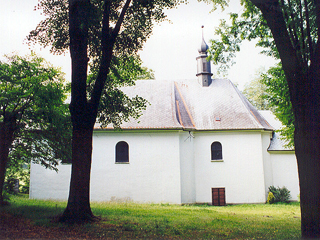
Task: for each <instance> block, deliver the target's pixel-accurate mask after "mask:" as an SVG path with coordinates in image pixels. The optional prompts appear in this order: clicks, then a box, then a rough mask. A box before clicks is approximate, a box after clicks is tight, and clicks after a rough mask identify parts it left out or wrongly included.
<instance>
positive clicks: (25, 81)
mask: <svg viewBox="0 0 320 240" xmlns="http://www.w3.org/2000/svg"><path fill="white" fill-rule="evenodd" d="M6 60H7V61H4V62H0V91H1V98H0V128H1V129H0V130H1V131H0V133H1V134H0V137H1V142H0V145H1V171H0V173H1V176H0V179H3V178H4V174H5V170H6V167H7V166H8V167H9V168H10V171H8V174H9V175H11V176H14V175H16V173H15V172H16V171H19V170H21V165H22V163H30V162H34V163H39V164H41V165H43V166H44V167H46V168H50V169H55V170H56V165H57V164H58V162H59V161H70V159H71V122H70V116H69V114H68V106H67V104H65V100H66V97H67V95H66V93H67V88H66V85H65V83H64V77H63V74H62V72H61V71H60V70H59V69H57V68H54V67H52V66H51V65H50V64H49V63H47V62H45V60H44V59H43V58H40V57H37V56H36V55H34V54H32V55H30V56H26V57H20V56H17V55H13V56H6ZM8 177H9V176H8ZM2 184H3V181H2V183H1V186H0V187H1V189H2V187H3V185H2Z"/></svg>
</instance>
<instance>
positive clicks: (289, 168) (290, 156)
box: [270, 151, 300, 200]
mask: <svg viewBox="0 0 320 240" xmlns="http://www.w3.org/2000/svg"><path fill="white" fill-rule="evenodd" d="M270 158H271V162H272V170H273V185H274V186H275V187H283V186H285V187H286V188H288V189H289V190H290V194H291V197H292V198H291V200H298V194H300V188H299V176H298V167H297V159H296V156H295V154H294V152H293V151H288V152H287V151H275V152H272V151H270Z"/></svg>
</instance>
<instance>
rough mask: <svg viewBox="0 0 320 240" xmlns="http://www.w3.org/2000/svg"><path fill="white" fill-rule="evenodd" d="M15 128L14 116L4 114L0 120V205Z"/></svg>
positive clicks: (0, 204) (2, 202)
mask: <svg viewBox="0 0 320 240" xmlns="http://www.w3.org/2000/svg"><path fill="white" fill-rule="evenodd" d="M15 129H16V119H15V117H14V116H8V115H6V116H5V119H4V121H3V122H0V206H2V205H5V202H4V201H3V186H4V178H5V175H6V168H7V163H8V156H9V150H10V147H11V144H12V141H13V138H14V131H15Z"/></svg>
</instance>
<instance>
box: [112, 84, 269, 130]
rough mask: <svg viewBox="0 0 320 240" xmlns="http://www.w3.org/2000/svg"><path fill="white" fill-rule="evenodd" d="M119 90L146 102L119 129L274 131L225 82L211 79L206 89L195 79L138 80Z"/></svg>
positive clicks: (242, 97) (232, 86)
mask: <svg viewBox="0 0 320 240" xmlns="http://www.w3.org/2000/svg"><path fill="white" fill-rule="evenodd" d="M122 90H123V91H124V92H125V93H126V94H127V95H128V96H130V97H134V96H136V95H138V96H140V97H143V98H145V99H147V100H148V101H149V102H150V105H148V106H147V109H146V110H145V111H143V115H142V116H141V117H140V118H139V119H137V120H132V121H130V122H126V123H123V124H122V125H121V128H123V129H190V130H191V129H195V130H238V129H239V130H240V129H241V130H244V129H247V130H249V129H264V130H274V129H273V128H272V127H271V126H270V125H269V124H268V122H267V121H266V120H265V119H264V118H263V117H262V116H261V115H260V114H259V112H258V111H257V110H256V109H255V108H254V107H253V106H252V105H251V104H250V103H249V102H248V100H247V99H246V98H245V97H244V96H243V95H242V94H241V93H240V92H239V91H238V89H237V88H236V87H235V86H234V85H233V84H232V83H231V81H230V80H227V79H214V80H213V81H212V83H211V84H210V86H209V87H202V86H201V85H200V84H199V83H198V81H197V80H184V81H158V80H139V81H137V82H136V85H135V86H132V87H124V88H122ZM108 128H109V126H108Z"/></svg>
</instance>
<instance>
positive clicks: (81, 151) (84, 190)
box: [60, 128, 94, 223]
mask: <svg viewBox="0 0 320 240" xmlns="http://www.w3.org/2000/svg"><path fill="white" fill-rule="evenodd" d="M92 133H93V130H92V128H91V129H90V128H82V129H81V128H79V129H74V130H73V137H72V172H71V180H70V190H69V199H68V205H67V208H66V209H65V211H64V213H63V215H62V216H61V217H60V221H61V222H70V223H75V222H78V223H81V222H86V221H92V220H93V219H94V215H93V214H92V211H91V208H90V172H91V156H92Z"/></svg>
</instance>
